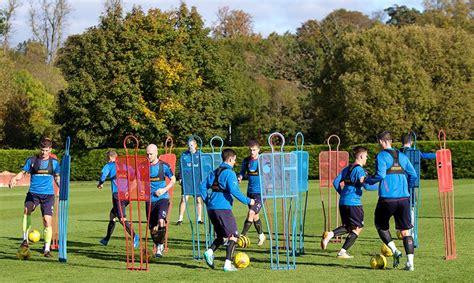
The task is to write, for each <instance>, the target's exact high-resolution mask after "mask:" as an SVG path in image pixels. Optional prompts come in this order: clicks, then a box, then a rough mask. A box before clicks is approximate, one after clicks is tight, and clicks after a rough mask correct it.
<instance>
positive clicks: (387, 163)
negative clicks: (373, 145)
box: [367, 148, 417, 198]
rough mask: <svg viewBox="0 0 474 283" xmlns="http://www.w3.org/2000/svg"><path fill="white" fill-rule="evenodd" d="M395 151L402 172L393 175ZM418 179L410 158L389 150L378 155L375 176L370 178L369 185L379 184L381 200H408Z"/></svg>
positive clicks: (391, 149)
mask: <svg viewBox="0 0 474 283" xmlns="http://www.w3.org/2000/svg"><path fill="white" fill-rule="evenodd" d="M394 151H395V154H396V155H397V156H398V163H399V165H400V167H401V169H402V172H399V173H392V174H391V173H390V171H391V170H392V166H393V165H394V161H396V160H394V157H393V156H392V154H394ZM405 174H406V175H405ZM416 178H417V175H416V171H415V168H413V165H412V164H411V163H410V160H409V159H408V157H407V156H406V155H405V154H403V153H402V152H400V151H398V150H396V149H393V148H387V149H384V150H382V151H381V152H379V153H378V154H377V156H376V160H375V176H373V177H370V178H368V179H367V183H369V184H375V183H377V182H379V197H380V198H407V197H410V192H409V190H408V188H409V187H410V188H411V187H413V185H414V184H415V181H416Z"/></svg>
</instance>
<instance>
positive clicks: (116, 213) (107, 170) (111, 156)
mask: <svg viewBox="0 0 474 283" xmlns="http://www.w3.org/2000/svg"><path fill="white" fill-rule="evenodd" d="M105 156H106V159H107V164H105V165H104V167H102V172H101V174H100V178H99V183H98V184H97V189H99V190H102V188H103V187H104V182H105V180H107V179H110V187H111V190H112V209H110V213H109V225H108V226H107V235H106V236H105V237H104V238H103V239H102V240H100V241H99V243H101V244H102V245H104V246H107V244H108V243H109V240H110V237H111V236H112V233H113V232H114V229H115V222H116V221H117V220H116V219H117V218H118V219H119V221H120V223H123V222H122V220H123V221H124V222H125V230H126V231H127V233H128V234H129V235H132V231H131V230H132V229H131V228H130V222H129V221H128V220H127V219H126V217H127V215H126V207H127V206H128V201H125V200H123V201H119V198H118V191H117V179H116V174H117V170H116V167H115V160H116V159H117V156H118V155H117V152H116V151H115V150H109V151H107V153H106V154H105ZM119 206H120V207H119ZM122 225H123V224H122ZM139 241H140V238H139V236H138V235H135V237H134V240H133V247H135V248H136V247H137V246H138V243H139Z"/></svg>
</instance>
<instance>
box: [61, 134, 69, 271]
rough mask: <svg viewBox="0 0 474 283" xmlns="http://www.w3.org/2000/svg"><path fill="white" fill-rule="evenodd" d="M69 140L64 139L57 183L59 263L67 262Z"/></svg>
mask: <svg viewBox="0 0 474 283" xmlns="http://www.w3.org/2000/svg"><path fill="white" fill-rule="evenodd" d="M70 144H71V139H70V138H69V137H67V138H66V148H65V154H64V156H63V159H62V162H61V175H60V176H61V177H60V178H61V179H60V182H59V236H58V242H59V243H58V246H59V247H58V248H59V262H63V263H66V262H67V226H68V210H69V185H70V182H69V180H70V174H71V156H70V155H69V147H70Z"/></svg>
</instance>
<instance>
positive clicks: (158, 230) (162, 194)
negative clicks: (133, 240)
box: [146, 144, 176, 258]
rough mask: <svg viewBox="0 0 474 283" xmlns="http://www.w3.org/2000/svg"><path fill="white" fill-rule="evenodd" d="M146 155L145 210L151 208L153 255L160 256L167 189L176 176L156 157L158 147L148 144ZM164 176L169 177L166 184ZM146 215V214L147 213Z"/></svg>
mask: <svg viewBox="0 0 474 283" xmlns="http://www.w3.org/2000/svg"><path fill="white" fill-rule="evenodd" d="M146 155H147V158H148V160H149V161H150V194H151V207H149V206H150V204H149V203H148V202H147V203H146V211H147V212H148V211H149V209H151V211H150V213H149V215H150V219H149V226H148V227H149V229H150V234H151V238H152V239H153V242H154V243H155V245H156V254H155V257H157V258H158V257H162V256H163V250H164V242H165V236H166V221H167V220H166V217H167V215H168V209H169V205H170V201H169V199H170V196H169V194H168V190H169V189H171V188H172V187H173V186H174V184H175V183H176V177H175V176H174V174H173V172H172V171H171V167H170V166H169V165H168V163H166V162H163V161H161V160H159V159H158V147H157V146H156V145H155V144H150V145H148V146H147V147H146ZM166 177H168V179H170V182H169V183H168V185H167V184H166ZM147 215H148V214H147Z"/></svg>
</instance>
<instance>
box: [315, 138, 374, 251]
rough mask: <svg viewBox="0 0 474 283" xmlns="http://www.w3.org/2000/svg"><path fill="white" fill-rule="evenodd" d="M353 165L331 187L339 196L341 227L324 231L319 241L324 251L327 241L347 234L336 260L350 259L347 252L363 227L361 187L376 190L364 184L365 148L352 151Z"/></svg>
mask: <svg viewBox="0 0 474 283" xmlns="http://www.w3.org/2000/svg"><path fill="white" fill-rule="evenodd" d="M352 154H353V156H354V159H355V161H354V163H352V164H351V165H349V166H347V167H346V168H344V169H343V170H342V171H341V173H339V175H338V176H337V177H336V178H335V179H334V181H333V186H334V188H335V189H336V191H337V193H338V194H339V195H340V196H341V198H340V199H339V213H340V214H341V219H342V226H339V227H337V228H336V229H334V230H332V231H329V232H328V231H325V232H324V233H323V237H322V240H321V248H322V249H323V250H325V249H326V248H327V246H328V244H329V241H330V240H331V239H332V238H333V237H334V236H339V235H343V234H346V233H349V235H348V236H347V238H346V241H345V242H344V245H343V246H342V248H341V250H340V251H339V253H338V254H337V258H341V259H351V258H353V256H351V255H349V253H348V252H347V251H348V250H349V248H350V247H352V245H354V243H355V241H356V240H357V238H358V237H359V235H360V233H361V232H362V227H364V208H363V207H362V202H361V197H362V187H364V189H366V190H369V191H375V190H377V189H378V186H376V185H369V184H367V183H364V181H365V178H366V177H367V173H366V172H365V170H364V168H363V167H364V166H365V164H366V163H367V148H365V147H362V146H356V147H354V149H353V150H352Z"/></svg>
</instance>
